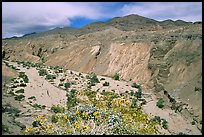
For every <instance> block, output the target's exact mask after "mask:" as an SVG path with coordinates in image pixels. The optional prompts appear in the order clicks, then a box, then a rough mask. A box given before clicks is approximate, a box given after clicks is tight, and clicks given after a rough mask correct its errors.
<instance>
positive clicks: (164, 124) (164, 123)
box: [162, 119, 168, 129]
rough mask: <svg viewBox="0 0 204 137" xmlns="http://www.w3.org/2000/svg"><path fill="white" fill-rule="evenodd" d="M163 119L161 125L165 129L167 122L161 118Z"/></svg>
mask: <svg viewBox="0 0 204 137" xmlns="http://www.w3.org/2000/svg"><path fill="white" fill-rule="evenodd" d="M162 120H163V122H162V127H163V128H164V129H167V128H168V125H167V124H168V122H167V121H166V120H165V119H162Z"/></svg>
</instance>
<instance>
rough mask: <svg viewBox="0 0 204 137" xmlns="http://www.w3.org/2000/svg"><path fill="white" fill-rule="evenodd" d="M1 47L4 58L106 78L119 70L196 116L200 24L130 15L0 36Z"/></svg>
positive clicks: (199, 103)
mask: <svg viewBox="0 0 204 137" xmlns="http://www.w3.org/2000/svg"><path fill="white" fill-rule="evenodd" d="M2 45H3V48H2V55H3V51H4V58H5V59H8V60H26V61H31V62H44V63H45V64H46V65H52V66H57V65H58V66H61V67H63V68H65V69H70V70H76V71H79V72H85V73H91V72H94V73H96V74H99V75H105V76H110V77H112V76H113V75H114V74H115V73H118V74H119V75H120V77H121V78H122V79H124V80H126V81H132V82H136V83H140V84H142V85H143V87H144V88H145V89H153V90H154V91H155V92H157V93H158V94H159V95H160V96H164V94H163V93H164V92H167V93H168V94H169V96H172V97H173V98H176V99H178V100H180V101H182V102H183V103H186V104H188V105H189V108H193V109H192V112H193V111H194V112H193V113H194V114H195V115H199V116H200V117H201V114H202V109H201V106H202V79H201V76H202V70H201V68H202V51H201V50H202V23H194V24H193V23H190V22H184V21H181V20H177V21H171V20H166V21H163V22H159V21H155V20H152V19H148V18H145V17H141V16H138V15H129V16H126V17H118V18H114V19H111V20H109V21H107V22H97V23H92V24H89V25H87V26H84V27H82V28H80V29H72V28H67V30H66V29H59V28H58V29H55V30H53V31H49V32H45V33H42V34H38V33H36V34H32V35H29V36H25V37H23V38H17V39H4V40H2ZM14 47H17V48H14Z"/></svg>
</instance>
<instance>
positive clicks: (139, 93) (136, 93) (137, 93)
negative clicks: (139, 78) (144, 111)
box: [134, 91, 142, 99]
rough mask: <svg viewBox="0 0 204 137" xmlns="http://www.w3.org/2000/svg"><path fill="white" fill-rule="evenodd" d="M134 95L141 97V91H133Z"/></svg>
mask: <svg viewBox="0 0 204 137" xmlns="http://www.w3.org/2000/svg"><path fill="white" fill-rule="evenodd" d="M134 96H135V97H136V98H137V99H138V98H142V91H138V92H135V94H134Z"/></svg>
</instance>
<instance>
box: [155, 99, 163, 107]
mask: <svg viewBox="0 0 204 137" xmlns="http://www.w3.org/2000/svg"><path fill="white" fill-rule="evenodd" d="M156 106H158V107H159V108H163V107H164V100H163V98H160V99H159V100H158V101H157V104H156Z"/></svg>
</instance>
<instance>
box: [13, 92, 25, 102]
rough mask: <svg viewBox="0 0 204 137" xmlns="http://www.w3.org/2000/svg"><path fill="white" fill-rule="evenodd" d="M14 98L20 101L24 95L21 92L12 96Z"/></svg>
mask: <svg viewBox="0 0 204 137" xmlns="http://www.w3.org/2000/svg"><path fill="white" fill-rule="evenodd" d="M14 99H15V100H17V101H22V100H24V99H25V96H24V95H22V94H20V95H16V96H15V97H14Z"/></svg>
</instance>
